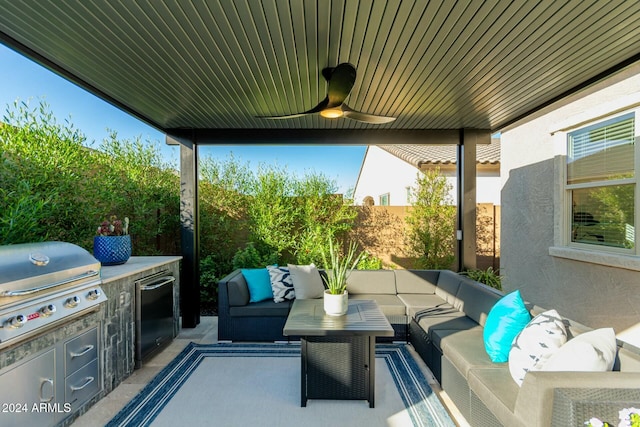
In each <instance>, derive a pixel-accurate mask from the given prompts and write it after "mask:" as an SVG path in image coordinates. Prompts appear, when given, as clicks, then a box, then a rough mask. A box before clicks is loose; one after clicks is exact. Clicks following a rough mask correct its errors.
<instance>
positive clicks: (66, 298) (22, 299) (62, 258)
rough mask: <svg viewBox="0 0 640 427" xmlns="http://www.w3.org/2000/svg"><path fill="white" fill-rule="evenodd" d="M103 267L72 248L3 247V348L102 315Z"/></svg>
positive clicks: (0, 281) (45, 244) (0, 275)
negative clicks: (76, 320)
mask: <svg viewBox="0 0 640 427" xmlns="http://www.w3.org/2000/svg"><path fill="white" fill-rule="evenodd" d="M100 284H101V280H100V262H99V261H97V260H96V259H95V258H94V257H93V256H92V255H91V254H90V253H89V252H87V251H86V250H84V249H82V248H81V247H79V246H76V245H74V244H71V243H64V242H43V243H25V244H19V245H8V246H0V348H3V347H6V346H8V345H12V344H14V343H16V342H19V341H21V340H23V339H26V338H28V337H30V336H34V335H36V334H39V333H41V332H44V331H46V330H47V329H49V328H51V327H54V326H57V325H59V324H61V323H63V322H66V321H69V320H71V319H73V318H76V317H78V316H81V315H84V314H86V313H89V312H91V311H94V310H97V309H99V304H100V303H102V302H103V301H106V300H107V298H106V297H105V296H104V294H103V292H102V288H101V287H100Z"/></svg>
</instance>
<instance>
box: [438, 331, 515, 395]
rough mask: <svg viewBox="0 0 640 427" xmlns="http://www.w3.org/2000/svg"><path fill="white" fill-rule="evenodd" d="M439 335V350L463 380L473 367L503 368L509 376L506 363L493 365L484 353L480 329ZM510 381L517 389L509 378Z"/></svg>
mask: <svg viewBox="0 0 640 427" xmlns="http://www.w3.org/2000/svg"><path fill="white" fill-rule="evenodd" d="M437 333H438V334H439V335H440V348H441V349H442V354H444V355H445V356H446V357H447V359H449V361H450V362H451V364H452V365H453V366H455V367H456V369H457V370H458V371H460V373H461V374H462V375H464V377H465V378H467V376H468V374H469V369H471V368H474V367H486V368H504V369H506V371H507V375H508V374H509V369H508V367H507V364H506V363H493V362H491V359H489V356H488V355H487V353H486V352H485V351H484V344H483V342H482V328H480V327H478V328H472V329H469V330H459V331H455V332H453V333H448V332H442V333H441V332H440V331H438V332H437ZM509 379H510V381H511V382H512V383H513V385H514V386H515V387H516V388H517V386H516V385H515V383H514V382H513V380H512V379H511V376H509Z"/></svg>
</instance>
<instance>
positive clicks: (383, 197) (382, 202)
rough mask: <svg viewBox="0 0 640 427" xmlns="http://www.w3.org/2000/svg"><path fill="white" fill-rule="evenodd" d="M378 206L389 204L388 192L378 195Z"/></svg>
mask: <svg viewBox="0 0 640 427" xmlns="http://www.w3.org/2000/svg"><path fill="white" fill-rule="evenodd" d="M380 206H389V193H384V194H381V195H380Z"/></svg>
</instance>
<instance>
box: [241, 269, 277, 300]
mask: <svg viewBox="0 0 640 427" xmlns="http://www.w3.org/2000/svg"><path fill="white" fill-rule="evenodd" d="M241 271H242V275H243V276H244V280H246V282H247V287H248V288H249V302H259V301H264V300H268V299H271V298H273V291H272V290H271V280H270V279H269V272H268V271H267V269H266V268H243V269H242V270H241Z"/></svg>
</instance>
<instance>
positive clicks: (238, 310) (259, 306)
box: [229, 299, 291, 318]
mask: <svg viewBox="0 0 640 427" xmlns="http://www.w3.org/2000/svg"><path fill="white" fill-rule="evenodd" d="M290 309H291V301H285V302H281V303H277V302H274V301H273V300H272V299H269V300H266V301H260V302H256V303H253V304H250V305H245V306H242V307H229V314H230V315H231V317H285V318H286V317H287V316H288V315H289V310H290Z"/></svg>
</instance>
